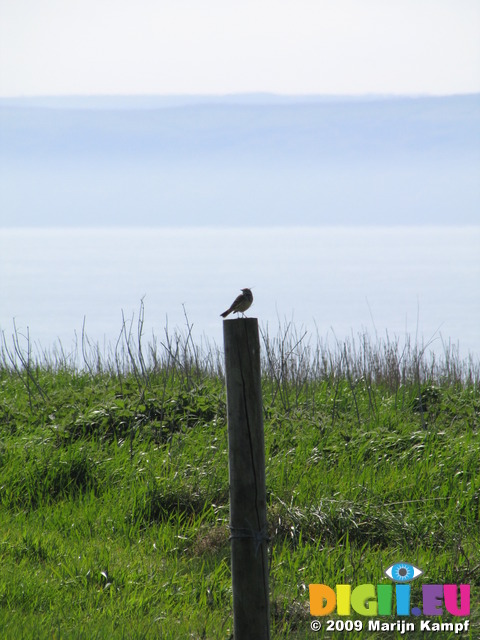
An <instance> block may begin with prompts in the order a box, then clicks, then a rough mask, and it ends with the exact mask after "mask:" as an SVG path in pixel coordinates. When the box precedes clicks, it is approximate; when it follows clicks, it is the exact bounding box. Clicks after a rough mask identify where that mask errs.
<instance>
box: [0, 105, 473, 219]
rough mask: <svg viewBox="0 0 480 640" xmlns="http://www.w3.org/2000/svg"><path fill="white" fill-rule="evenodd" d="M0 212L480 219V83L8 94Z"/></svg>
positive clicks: (1, 125)
mask: <svg viewBox="0 0 480 640" xmlns="http://www.w3.org/2000/svg"><path fill="white" fill-rule="evenodd" d="M0 137H1V139H0V162H1V165H0V169H1V171H0V225H1V226H33V225H35V226H36V225H40V226H64V225H68V226H72V225H75V226H83V225H88V226H92V225H102V226H108V225H122V226H128V225H145V226H149V225H155V226H157V225H175V226H182V225H185V224H198V225H241V226H244V225H270V224H281V225H302V224H305V225H307V224H308V225H311V224H415V223H418V224H479V223H480V215H479V211H480V180H479V176H480V95H469V96H468V95H467V96H452V97H412V98H392V97H381V96H380V97H364V98H343V97H335V96H333V97H320V96H293V97H279V96H271V95H268V94H265V95H261V94H253V95H245V96H225V97H222V96H218V97H217V96H211V97H208V96H207V97H202V96H199V97H197V96H186V97H184V96H172V97H149V96H145V97H121V96H119V97H102V96H92V97H69V98H54V97H52V98H23V99H22V98H18V99H0Z"/></svg>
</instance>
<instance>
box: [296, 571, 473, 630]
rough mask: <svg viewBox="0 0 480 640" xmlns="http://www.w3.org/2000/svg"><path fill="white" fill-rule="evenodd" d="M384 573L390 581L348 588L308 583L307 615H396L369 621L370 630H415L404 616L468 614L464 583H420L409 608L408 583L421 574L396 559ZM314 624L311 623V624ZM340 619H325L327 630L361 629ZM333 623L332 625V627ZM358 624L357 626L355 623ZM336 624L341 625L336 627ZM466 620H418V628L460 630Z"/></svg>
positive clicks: (343, 585) (468, 594) (457, 615)
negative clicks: (418, 598) (391, 619)
mask: <svg viewBox="0 0 480 640" xmlns="http://www.w3.org/2000/svg"><path fill="white" fill-rule="evenodd" d="M385 575H386V576H387V577H388V578H389V579H390V580H391V581H392V582H393V583H394V584H390V583H383V584H377V585H375V584H360V585H358V586H356V587H354V588H353V589H352V586H351V585H349V584H337V585H336V587H335V589H333V588H332V587H329V586H328V585H325V584H310V585H309V586H308V588H309V593H310V614H311V615H312V616H315V617H322V618H324V617H325V616H328V615H330V614H332V613H333V612H335V610H336V613H337V616H352V615H354V614H358V615H360V616H368V617H369V618H375V617H377V616H392V615H396V616H398V617H399V618H400V619H399V620H397V621H396V622H382V621H381V620H369V621H368V629H369V630H371V631H400V633H406V632H407V631H414V630H415V623H414V622H407V621H406V620H405V618H406V617H407V616H415V617H420V616H427V617H428V616H442V615H444V613H449V614H450V615H452V616H455V617H457V618H458V617H466V616H469V615H470V585H468V584H460V585H456V584H422V600H421V603H419V604H421V606H414V607H411V584H410V583H411V582H412V581H413V580H415V579H416V578H418V577H419V576H421V575H423V571H422V570H421V569H419V568H418V567H416V566H414V565H412V564H409V563H408V562H396V563H395V564H392V565H391V566H390V567H388V569H387V570H386V571H385ZM314 622H315V623H316V624H315V625H314V624H313V623H314ZM349 622H350V624H348V625H347V624H346V623H345V622H344V621H342V620H341V619H340V620H329V621H327V622H326V627H327V630H331V631H334V630H336V631H339V630H341V631H348V630H352V631H354V630H356V631H358V630H360V629H363V623H362V621H361V620H355V621H349ZM332 625H333V626H332ZM359 625H360V626H359ZM339 626H341V627H342V628H341V629H340V628H339ZM468 626H469V621H468V620H465V621H463V622H457V623H455V624H454V623H453V622H445V623H444V622H432V621H431V620H428V619H426V620H425V619H424V620H420V625H419V630H420V631H446V630H449V631H454V633H461V632H464V631H466V630H467V629H468ZM319 628H321V623H320V622H319V621H312V629H314V630H318V629H319Z"/></svg>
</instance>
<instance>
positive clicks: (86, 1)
mask: <svg viewBox="0 0 480 640" xmlns="http://www.w3.org/2000/svg"><path fill="white" fill-rule="evenodd" d="M479 91H480V1H479V0H201V1H200V0H41V1H40V0H0V97H17V96H42V95H93V94H102V95H116V94H117V95H118V94H122V95H131V94H133V95H137V94H161V95H172V94H174V95H177V94H232V93H246V92H270V93H279V94H427V95H448V94H455V93H476V92H479Z"/></svg>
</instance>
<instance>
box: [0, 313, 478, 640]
mask: <svg viewBox="0 0 480 640" xmlns="http://www.w3.org/2000/svg"><path fill="white" fill-rule="evenodd" d="M131 329H132V327H130V330H128V328H126V327H124V330H123V332H122V336H121V338H120V339H119V342H118V343H117V345H116V346H115V347H114V348H112V350H111V352H109V353H100V351H99V349H98V348H97V347H96V346H95V345H91V344H89V342H88V339H87V338H86V337H85V336H84V337H83V340H82V343H81V345H80V347H79V349H78V353H75V354H66V353H65V352H64V351H63V349H61V347H59V348H57V349H56V350H55V351H53V352H52V353H48V354H46V353H42V354H38V353H37V354H36V355H35V354H33V353H32V352H33V348H32V345H31V342H30V340H29V338H28V336H27V337H25V336H20V335H18V334H17V333H15V334H14V336H13V337H12V339H11V340H10V339H7V338H6V337H4V340H3V346H2V348H1V351H0V402H1V404H0V430H1V431H0V434H1V436H0V437H1V439H0V500H1V504H0V562H1V571H0V634H1V637H2V639H10V638H11V639H12V640H13V639H15V640H19V639H21V638H25V639H27V638H28V639H30V638H32V639H33V638H35V639H41V640H43V639H46V638H55V639H56V640H57V639H67V638H68V639H74V638H75V639H85V640H87V639H88V640H92V639H95V638H98V639H100V638H102V639H103V638H109V639H110V638H112V639H120V638H132V639H137V638H145V639H150V638H162V639H172V640H179V639H183V638H193V639H200V638H207V639H217V638H218V639H228V638H230V637H231V634H232V592H231V576H230V564H229V529H228V512H229V509H228V499H229V487H228V443H227V428H226V407H225V388H224V380H223V372H222V356H221V354H220V353H219V351H218V350H217V349H216V348H215V347H207V348H206V349H203V350H201V349H199V348H197V346H196V345H195V344H194V342H193V340H192V337H191V333H190V331H188V332H187V335H185V334H183V335H181V334H178V333H173V335H168V333H167V332H166V333H165V337H164V338H163V339H158V340H155V339H154V340H153V341H152V342H151V343H150V344H147V345H146V346H145V345H144V341H143V339H142V326H141V322H139V326H138V333H137V332H136V331H134V332H132V331H131ZM261 341H262V348H263V372H264V374H263V375H264V377H263V397H264V423H265V446H266V475H267V501H268V521H269V526H270V538H271V543H270V561H271V566H270V590H271V628H272V638H274V639H277V638H278V639H281V638H291V639H294V640H296V639H303V638H309V639H311V638H330V637H332V638H342V637H345V638H355V639H357V638H362V639H363V638H396V637H401V636H400V633H399V632H391V633H381V632H376V633H375V632H369V631H367V630H364V631H362V632H358V633H356V632H352V633H346V632H341V631H337V632H333V633H331V632H328V631H326V630H325V628H324V629H323V630H322V631H320V632H319V633H314V632H313V631H312V630H311V629H310V623H311V620H312V619H313V618H312V617H311V616H310V613H309V597H308V585H309V584H310V583H324V584H327V585H330V586H332V587H334V586H335V585H336V584H351V585H353V586H355V585H358V584H362V583H367V582H372V583H374V584H377V583H381V582H382V583H388V578H386V577H385V575H384V573H383V572H384V570H385V569H387V568H388V567H389V566H390V565H392V564H393V563H395V562H398V561H407V562H410V563H412V564H414V565H416V566H417V567H419V568H420V569H422V570H423V572H424V575H423V576H422V577H421V578H420V579H418V580H416V581H414V582H413V584H412V606H413V605H414V604H415V603H418V602H419V599H420V602H421V583H422V581H423V582H425V583H426V582H428V583H442V584H443V583H454V584H460V583H466V584H470V585H471V587H472V594H471V614H470V616H469V620H470V630H469V632H468V633H466V634H463V635H462V634H459V635H455V634H454V633H453V632H439V633H434V632H431V633H428V632H427V633H423V634H420V633H419V632H418V633H415V634H413V633H410V634H408V636H406V637H422V638H428V637H431V638H442V639H443V638H453V637H455V638H457V637H469V638H478V637H480V604H479V593H480V544H479V543H480V526H479V520H480V518H479V516H480V475H479V462H480V431H479V413H480V388H479V366H478V363H476V362H475V361H473V360H472V359H470V360H468V361H460V360H459V358H458V357H457V356H456V352H455V350H454V349H452V348H451V347H448V346H447V347H445V349H444V351H443V352H442V354H441V357H440V358H438V357H437V358H434V357H433V356H431V355H429V354H428V353H427V352H428V349H427V348H421V347H420V346H418V345H416V344H415V345H414V344H411V343H410V342H409V341H407V342H406V344H404V345H403V346H401V345H400V344H399V342H398V341H389V340H388V339H385V340H381V339H376V340H375V341H374V342H372V341H371V340H370V339H369V338H368V336H365V335H364V336H359V337H358V338H357V340H354V339H353V338H352V339H351V340H350V341H347V342H345V343H342V344H338V345H336V347H335V348H326V347H325V346H323V345H322V344H321V343H320V342H318V341H317V340H313V341H312V340H310V339H309V338H308V336H302V335H299V334H297V332H296V330H295V328H294V327H292V326H290V325H287V326H284V327H280V328H279V331H278V334H277V335H275V336H273V337H272V336H270V335H269V334H268V333H266V332H264V333H263V334H262V339H261ZM79 354H80V359H81V363H79V362H78V356H79ZM417 583H418V584H417ZM330 617H331V618H332V617H333V618H334V617H335V616H330ZM357 618H358V619H362V620H363V622H364V624H365V626H366V620H367V618H361V617H360V616H357ZM352 619H353V618H352ZM396 619H397V617H396V616H392V617H387V618H386V620H388V621H395V620H396ZM411 619H412V618H408V620H411ZM461 620H462V621H463V620H464V619H463V618H462V619H461ZM436 621H442V622H448V621H450V622H451V621H453V622H456V621H458V619H455V618H454V617H453V616H451V615H449V614H445V615H443V616H442V617H441V618H438V619H436ZM403 637H405V636H403Z"/></svg>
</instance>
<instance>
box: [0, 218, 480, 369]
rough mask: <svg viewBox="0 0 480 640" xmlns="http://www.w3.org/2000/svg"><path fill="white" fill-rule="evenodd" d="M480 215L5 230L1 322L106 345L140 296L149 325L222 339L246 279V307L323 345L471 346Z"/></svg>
mask: <svg viewBox="0 0 480 640" xmlns="http://www.w3.org/2000/svg"><path fill="white" fill-rule="evenodd" d="M479 282H480V227H469V228H465V227H463V228H461V227H459V228H452V227H450V228H436V227H408V228H405V227H398V228H334V227H331V228H329V227H327V228H308V229H307V228H292V229H241V230H239V229H78V230H72V229H68V230H65V229H42V230H40V229H21V230H20V229H8V230H7V229H3V230H0V329H1V330H2V331H3V332H4V333H5V335H6V337H7V339H9V336H10V335H11V333H12V330H13V318H15V321H16V325H17V328H18V329H19V330H21V331H26V328H27V327H28V328H29V332H30V336H31V339H32V340H33V341H34V342H35V343H36V345H37V346H40V347H42V348H44V349H50V348H51V346H52V345H53V344H54V343H55V341H56V340H57V339H60V340H61V342H62V344H63V346H64V348H65V349H66V350H68V349H69V348H70V347H71V346H72V345H73V344H74V338H75V333H76V334H77V335H79V336H80V335H81V332H82V325H83V321H84V318H85V327H86V332H87V335H88V337H89V338H90V339H91V340H93V341H95V342H97V341H98V342H100V344H102V345H103V344H105V343H108V342H112V343H114V342H115V341H116V339H117V338H118V336H119V334H120V330H121V327H122V311H123V313H124V315H125V317H126V318H129V319H130V318H132V317H133V316H134V317H135V318H136V317H137V316H138V310H139V306H140V300H141V299H142V298H143V299H144V304H145V333H146V334H147V336H148V335H150V334H151V332H152V331H153V332H154V333H155V334H156V335H157V336H158V337H159V338H161V337H162V336H163V333H164V327H165V325H166V323H167V322H168V326H169V328H170V329H174V328H175V327H178V328H184V327H185V315H184V310H185V311H186V313H187V315H188V319H189V321H190V323H193V326H194V328H193V336H194V338H196V340H197V341H198V342H199V341H200V340H201V339H203V338H204V337H206V338H208V339H209V340H211V341H215V342H216V343H218V344H219V345H221V344H222V321H221V318H220V317H219V314H220V312H221V311H223V310H224V309H226V308H227V307H228V306H229V304H230V302H231V301H232V300H233V298H234V297H235V296H236V295H237V294H238V293H239V290H240V288H241V287H253V293H254V296H255V302H254V306H253V307H252V310H251V313H250V315H255V316H257V317H258V318H259V321H260V323H261V325H262V326H263V327H265V326H267V324H268V327H269V329H270V330H271V331H272V333H276V329H277V326H278V323H279V321H281V322H282V324H283V323H284V321H285V320H286V321H290V320H293V322H294V324H295V325H296V327H297V328H298V329H301V328H305V329H307V330H309V331H313V332H314V333H316V332H317V331H318V333H319V335H320V337H321V338H322V339H323V340H324V341H327V342H328V343H329V344H334V343H335V339H336V338H338V339H342V338H343V337H345V336H347V335H351V334H352V333H353V334H354V335H356V334H357V333H359V332H363V331H365V330H366V331H367V332H368V333H369V334H370V335H371V336H372V337H373V336H374V335H375V333H378V334H379V335H381V336H385V331H388V333H389V336H390V337H393V336H397V337H400V338H402V337H403V336H405V334H406V333H409V334H411V335H413V336H414V337H415V335H418V336H419V338H420V339H422V338H423V339H424V340H429V339H431V338H434V341H433V343H432V349H433V350H434V351H438V352H439V353H440V352H442V351H443V349H442V339H443V340H444V341H448V340H451V341H452V342H454V343H455V344H456V343H459V345H460V350H461V353H462V355H466V354H467V353H468V352H470V353H473V354H474V355H475V356H476V357H478V355H479V354H480V332H479V327H480V295H479V293H480V291H479V288H480V287H479Z"/></svg>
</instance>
